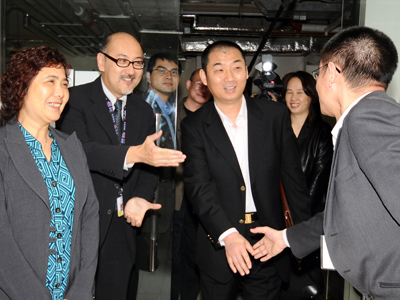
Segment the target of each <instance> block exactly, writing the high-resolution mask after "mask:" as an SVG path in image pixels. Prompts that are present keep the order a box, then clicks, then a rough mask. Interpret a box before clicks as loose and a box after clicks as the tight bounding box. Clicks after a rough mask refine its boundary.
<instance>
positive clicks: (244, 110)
mask: <svg viewBox="0 0 400 300" xmlns="http://www.w3.org/2000/svg"><path fill="white" fill-rule="evenodd" d="M214 106H215V109H216V110H217V112H218V115H219V116H220V118H221V120H222V122H223V123H225V124H226V123H228V124H230V125H231V126H232V125H233V122H232V121H231V119H229V117H228V116H227V115H225V114H224V113H223V112H222V110H220V109H219V107H218V105H217V104H216V103H215V102H214ZM242 121H247V105H246V98H245V97H244V95H243V96H242V106H241V107H240V110H239V113H238V115H237V117H236V125H238V123H240V122H242Z"/></svg>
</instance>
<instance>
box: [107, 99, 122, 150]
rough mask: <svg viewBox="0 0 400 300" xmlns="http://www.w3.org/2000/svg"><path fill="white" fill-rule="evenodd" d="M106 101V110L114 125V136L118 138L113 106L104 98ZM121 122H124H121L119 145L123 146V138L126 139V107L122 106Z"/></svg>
mask: <svg viewBox="0 0 400 300" xmlns="http://www.w3.org/2000/svg"><path fill="white" fill-rule="evenodd" d="M106 100H107V106H108V110H109V112H110V114H111V118H112V120H113V123H114V130H115V134H116V135H117V136H118V129H117V123H116V122H115V117H114V108H113V105H112V103H111V101H110V100H108V99H107V98H106ZM122 120H123V121H124V122H123V125H122V134H121V141H120V144H125V137H126V105H125V106H124V117H123V118H122Z"/></svg>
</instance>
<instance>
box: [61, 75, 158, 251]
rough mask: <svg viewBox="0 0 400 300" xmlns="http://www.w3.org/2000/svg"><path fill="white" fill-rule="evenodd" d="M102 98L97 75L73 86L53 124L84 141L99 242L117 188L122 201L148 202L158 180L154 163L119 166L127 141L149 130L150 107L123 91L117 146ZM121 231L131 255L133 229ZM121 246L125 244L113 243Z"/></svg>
mask: <svg viewBox="0 0 400 300" xmlns="http://www.w3.org/2000/svg"><path fill="white" fill-rule="evenodd" d="M106 101H107V100H106V96H105V94H104V92H103V88H102V85H101V79H100V77H99V78H97V79H96V80H95V81H94V82H92V83H88V84H85V85H81V86H76V87H73V88H71V89H70V99H69V103H68V104H67V107H66V111H65V112H64V114H63V116H62V118H61V119H60V121H59V122H58V123H57V128H59V129H60V130H62V131H65V132H67V133H72V132H74V131H76V133H77V135H78V138H79V139H80V140H81V142H82V144H83V148H84V150H85V153H86V156H87V159H88V164H89V169H90V172H91V175H92V179H93V184H94V187H95V191H96V194H97V197H98V199H99V202H100V247H101V245H102V244H103V242H104V239H105V237H106V234H107V231H108V228H109V226H110V222H111V217H112V215H113V212H114V210H115V204H116V198H117V192H118V189H119V187H120V186H121V185H122V186H123V196H124V197H123V198H124V204H126V202H127V201H128V200H129V199H130V198H132V197H142V198H144V199H146V200H148V201H152V199H153V197H154V190H155V187H156V185H157V179H158V177H157V172H156V170H155V168H152V167H149V166H147V165H145V164H140V163H139V164H135V165H134V166H133V167H132V168H131V169H129V171H124V170H123V165H124V160H125V156H126V153H127V151H128V148H129V146H131V145H139V144H142V143H143V141H144V140H145V139H146V137H147V136H148V135H150V134H152V133H154V127H155V119H154V114H153V111H152V109H151V107H150V106H149V105H148V104H147V103H146V102H145V101H144V100H142V99H141V98H139V97H137V96H135V95H133V94H131V95H129V96H128V99H127V103H126V119H127V120H126V143H125V145H119V142H118V139H117V136H116V134H115V130H114V127H113V121H112V118H111V115H110V112H109V109H108V106H107V104H106ZM121 234H124V233H123V232H122V233H121ZM126 234H127V235H128V237H129V238H128V239H127V240H128V241H129V243H130V244H129V247H130V249H131V251H132V257H135V255H134V254H135V239H134V236H135V235H136V230H135V229H134V227H132V226H131V225H130V224H128V223H126ZM120 246H126V245H115V247H120Z"/></svg>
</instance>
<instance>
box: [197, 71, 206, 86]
mask: <svg viewBox="0 0 400 300" xmlns="http://www.w3.org/2000/svg"><path fill="white" fill-rule="evenodd" d="M199 75H200V79H201V82H202V83H203V84H204V85H208V84H207V75H206V72H204V70H203V69H200V71H199Z"/></svg>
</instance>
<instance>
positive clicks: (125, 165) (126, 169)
mask: <svg viewBox="0 0 400 300" xmlns="http://www.w3.org/2000/svg"><path fill="white" fill-rule="evenodd" d="M127 156H128V151H127V152H126V154H125V160H124V167H123V169H124V171H129V169H130V168H132V167H133V165H134V163H131V164H127V163H126V157H127Z"/></svg>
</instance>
